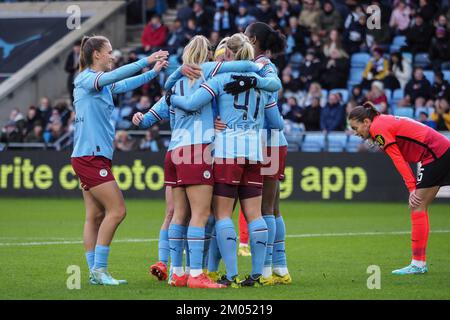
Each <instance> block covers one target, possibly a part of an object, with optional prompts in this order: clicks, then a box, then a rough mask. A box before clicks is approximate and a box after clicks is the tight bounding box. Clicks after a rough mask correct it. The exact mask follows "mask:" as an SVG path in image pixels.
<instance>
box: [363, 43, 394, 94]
mask: <svg viewBox="0 0 450 320" xmlns="http://www.w3.org/2000/svg"><path fill="white" fill-rule="evenodd" d="M388 73H389V61H388V60H387V59H385V58H384V57H383V50H382V49H381V48H379V47H377V48H375V49H374V50H373V53H372V58H371V59H370V60H369V62H367V65H366V67H365V69H364V72H363V80H362V83H361V86H362V88H363V89H368V88H370V85H371V83H372V81H375V80H380V81H383V80H384V78H385V77H386V76H387V75H388Z"/></svg>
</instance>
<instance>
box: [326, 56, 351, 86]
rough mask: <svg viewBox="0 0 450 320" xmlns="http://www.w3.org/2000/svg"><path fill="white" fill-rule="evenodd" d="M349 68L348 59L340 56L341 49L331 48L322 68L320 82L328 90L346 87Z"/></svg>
mask: <svg viewBox="0 0 450 320" xmlns="http://www.w3.org/2000/svg"><path fill="white" fill-rule="evenodd" d="M349 69H350V63H349V60H348V59H347V58H346V57H344V56H342V51H339V50H338V49H337V48H335V49H333V50H332V51H331V55H330V57H329V58H328V59H327V60H326V62H325V67H324V69H323V70H322V76H321V84H322V85H323V87H324V88H325V89H328V90H330V89H335V88H346V87H347V78H348V72H349Z"/></svg>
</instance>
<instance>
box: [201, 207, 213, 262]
mask: <svg viewBox="0 0 450 320" xmlns="http://www.w3.org/2000/svg"><path fill="white" fill-rule="evenodd" d="M215 223H216V221H215V219H214V216H213V215H210V216H209V217H208V221H207V222H206V227H205V247H204V249H203V261H202V268H203V269H208V258H209V247H210V244H211V234H212V231H213V229H214V225H215Z"/></svg>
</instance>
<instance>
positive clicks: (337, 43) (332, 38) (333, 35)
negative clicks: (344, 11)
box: [323, 29, 348, 58]
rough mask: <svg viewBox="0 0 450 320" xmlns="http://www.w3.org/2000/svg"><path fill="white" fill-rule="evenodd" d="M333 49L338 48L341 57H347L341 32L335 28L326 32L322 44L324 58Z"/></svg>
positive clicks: (327, 56)
mask: <svg viewBox="0 0 450 320" xmlns="http://www.w3.org/2000/svg"><path fill="white" fill-rule="evenodd" d="M334 49H337V50H339V52H340V54H341V56H342V57H345V58H348V54H347V52H345V49H344V46H343V44H342V39H341V34H340V33H339V30H337V29H333V30H331V31H330V33H329V34H328V37H327V40H326V41H325V44H324V45H323V55H324V56H325V57H326V58H329V57H330V54H331V51H332V50H334Z"/></svg>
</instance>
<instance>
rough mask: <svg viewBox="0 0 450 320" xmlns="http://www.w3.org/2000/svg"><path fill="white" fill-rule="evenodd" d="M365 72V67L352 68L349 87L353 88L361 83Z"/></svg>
mask: <svg viewBox="0 0 450 320" xmlns="http://www.w3.org/2000/svg"><path fill="white" fill-rule="evenodd" d="M363 72H364V69H363V68H351V69H350V76H349V79H348V82H347V88H352V87H353V86H354V85H356V84H360V83H361V81H362V75H363Z"/></svg>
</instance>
